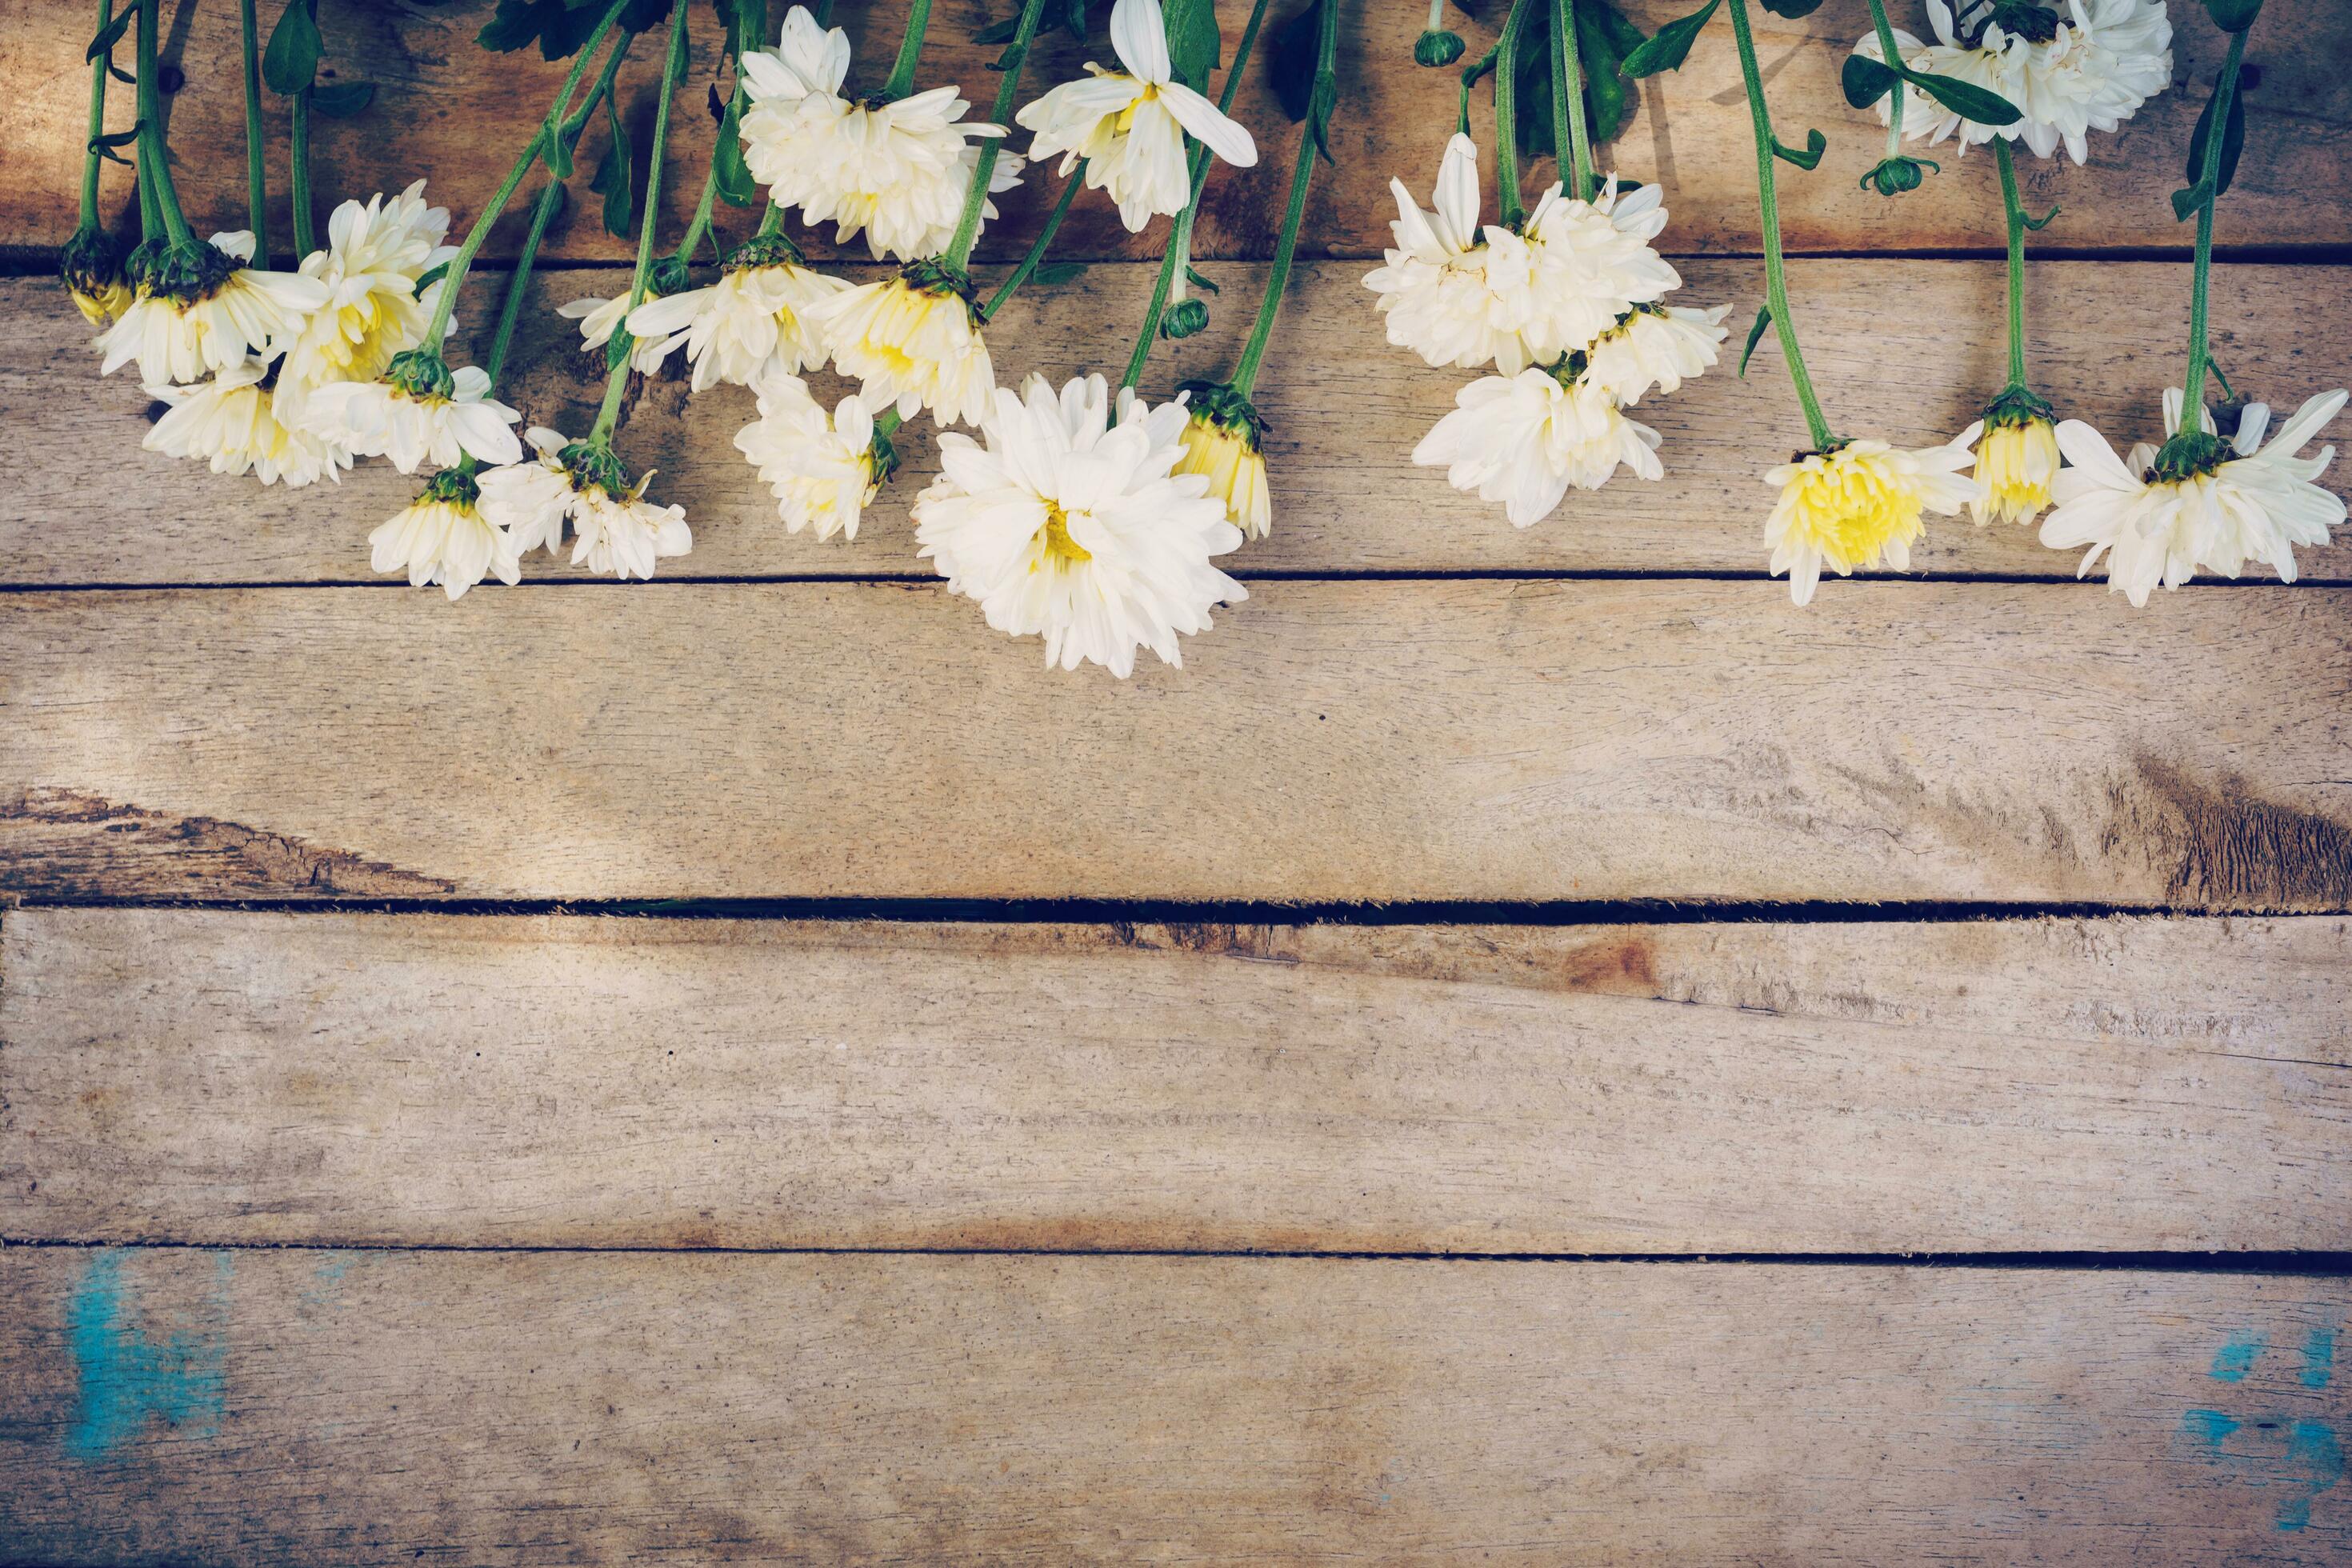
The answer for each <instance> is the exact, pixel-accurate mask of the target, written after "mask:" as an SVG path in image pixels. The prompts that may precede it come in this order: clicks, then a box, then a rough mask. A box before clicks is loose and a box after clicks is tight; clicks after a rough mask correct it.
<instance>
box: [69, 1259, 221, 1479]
mask: <svg viewBox="0 0 2352 1568" xmlns="http://www.w3.org/2000/svg"><path fill="white" fill-rule="evenodd" d="M215 1267H216V1268H217V1271H218V1272H217V1275H216V1278H215V1309H216V1310H215V1311H214V1312H213V1313H212V1314H210V1316H211V1318H212V1320H213V1321H209V1322H206V1323H205V1324H202V1325H199V1326H196V1327H193V1328H190V1329H185V1330H175V1331H173V1332H172V1333H170V1334H169V1335H167V1336H166V1337H165V1338H164V1339H163V1341H162V1342H160V1343H159V1342H155V1341H153V1340H150V1339H149V1338H148V1337H147V1335H146V1333H145V1332H144V1331H142V1329H141V1328H140V1326H139V1325H138V1324H137V1323H135V1322H133V1321H131V1291H130V1289H128V1287H127V1286H126V1285H125V1284H124V1282H123V1279H122V1255H121V1253H119V1252H115V1251H112V1250H101V1251H99V1252H95V1253H92V1254H91V1255H90V1260H89V1268H86V1269H85V1270H83V1272H82V1278H81V1283H80V1284H79V1285H78V1286H77V1287H76V1288H75V1289H74V1293H73V1296H72V1299H71V1300H69V1301H68V1303H67V1307H66V1348H67V1351H68V1353H69V1354H70V1355H71V1356H72V1358H73V1363H74V1371H75V1374H76V1377H77V1380H78V1382H79V1390H80V1392H79V1400H78V1403H77V1405H76V1407H75V1413H74V1423H73V1425H72V1426H69V1427H68V1428H67V1430H66V1435H65V1448H66V1452H67V1453H68V1454H69V1455H71V1456H72V1457H73V1458H77V1459H79V1460H82V1461H84V1462H85V1463H96V1462H98V1461H100V1460H104V1459H110V1458H113V1457H114V1456H115V1455H116V1454H117V1453H119V1452H120V1451H121V1449H122V1448H123V1447H125V1446H126V1445H127V1444H130V1443H131V1442H132V1441H133V1440H135V1439H136V1438H137V1437H138V1436H140V1434H141V1433H142V1432H143V1431H144V1430H145V1429H146V1426H147V1418H148V1417H149V1416H150V1415H160V1416H162V1417H163V1420H164V1421H165V1422H166V1423H167V1424H169V1425H170V1426H173V1428H175V1429H176V1430H177V1431H178V1432H179V1433H180V1434H181V1435H182V1436H191V1437H209V1436H212V1435H213V1434H214V1433H215V1432H216V1431H217V1430H219V1427H220V1417H221V1411H222V1407H223V1404H224V1400H225V1398H226V1392H227V1376H226V1359H227V1356H226V1352H227V1332H226V1328H227V1322H226V1320H227V1304H228V1276H229V1272H230V1270H231V1268H233V1267H234V1265H233V1263H232V1261H231V1258H230V1255H229V1254H227V1253H226V1252H224V1253H221V1254H219V1255H218V1257H217V1261H216V1264H215Z"/></svg>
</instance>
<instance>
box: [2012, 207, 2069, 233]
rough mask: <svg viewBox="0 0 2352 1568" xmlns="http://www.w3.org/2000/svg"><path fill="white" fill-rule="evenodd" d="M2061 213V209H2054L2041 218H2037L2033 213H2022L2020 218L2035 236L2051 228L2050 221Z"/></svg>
mask: <svg viewBox="0 0 2352 1568" xmlns="http://www.w3.org/2000/svg"><path fill="white" fill-rule="evenodd" d="M2059 211H2060V209H2059V208H2057V207H2052V208H2051V209H2050V210H2049V211H2048V212H2046V213H2043V214H2042V216H2040V217H2035V216H2033V215H2032V213H2020V214H2019V215H2018V216H2019V218H2020V219H2021V221H2022V222H2023V223H2024V225H2025V226H2026V227H2027V228H2028V229H2029V230H2031V231H2032V232H2033V233H2035V234H2040V233H2041V232H2042V230H2043V229H2045V228H2048V227H2049V226H2050V220H2051V219H2052V218H2053V217H2056V216H2058V214H2059Z"/></svg>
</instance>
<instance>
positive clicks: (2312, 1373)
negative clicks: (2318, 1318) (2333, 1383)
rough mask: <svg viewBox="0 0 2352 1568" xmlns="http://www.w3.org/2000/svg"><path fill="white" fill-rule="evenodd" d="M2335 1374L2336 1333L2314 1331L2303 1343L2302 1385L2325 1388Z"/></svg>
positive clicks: (2331, 1330) (2327, 1330)
mask: <svg viewBox="0 0 2352 1568" xmlns="http://www.w3.org/2000/svg"><path fill="white" fill-rule="evenodd" d="M2335 1372H2336V1331H2335V1330H2334V1329H2314V1330H2312V1331H2311V1332H2310V1333H2309V1334H2308V1335H2306V1336H2305V1338H2304V1342H2303V1385H2304V1387H2305V1388H2326V1386H2327V1380H2328V1378H2329V1377H2331V1376H2333V1375H2334V1373H2335Z"/></svg>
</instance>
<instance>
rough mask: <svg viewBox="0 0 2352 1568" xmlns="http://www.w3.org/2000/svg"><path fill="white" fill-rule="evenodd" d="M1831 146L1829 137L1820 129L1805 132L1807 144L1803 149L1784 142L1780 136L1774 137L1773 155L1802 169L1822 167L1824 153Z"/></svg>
mask: <svg viewBox="0 0 2352 1568" xmlns="http://www.w3.org/2000/svg"><path fill="white" fill-rule="evenodd" d="M1829 147H1830V142H1829V138H1828V137H1826V136H1823V135H1822V133H1821V132H1819V131H1808V132H1805V145H1804V147H1803V149H1802V150H1801V151H1800V150H1799V149H1797V148H1794V147H1790V146H1788V145H1786V144H1784V143H1783V142H1781V140H1780V138H1779V137H1778V136H1775V137H1773V138H1772V155H1773V156H1774V157H1776V158H1780V159H1784V160H1786V161H1787V162H1789V163H1794V164H1795V165H1797V167H1799V168H1800V169H1818V168H1820V167H1821V166H1822V153H1826V152H1828V151H1829Z"/></svg>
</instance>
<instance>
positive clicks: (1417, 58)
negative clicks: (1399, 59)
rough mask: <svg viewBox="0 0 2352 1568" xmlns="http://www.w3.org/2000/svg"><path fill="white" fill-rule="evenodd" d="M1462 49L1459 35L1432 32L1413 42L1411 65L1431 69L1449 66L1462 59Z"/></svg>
mask: <svg viewBox="0 0 2352 1568" xmlns="http://www.w3.org/2000/svg"><path fill="white" fill-rule="evenodd" d="M1463 47H1464V45H1463V42H1462V38H1461V36H1460V35H1459V34H1456V33H1441V32H1436V31H1434V30H1433V31H1430V32H1426V33H1423V35H1422V36H1421V37H1418V38H1416V39H1414V40H1413V45H1412V60H1413V64H1415V65H1422V66H1428V67H1430V68H1437V67H1439V66H1450V65H1452V64H1453V63H1454V61H1455V60H1458V59H1460V58H1462V50H1463Z"/></svg>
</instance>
